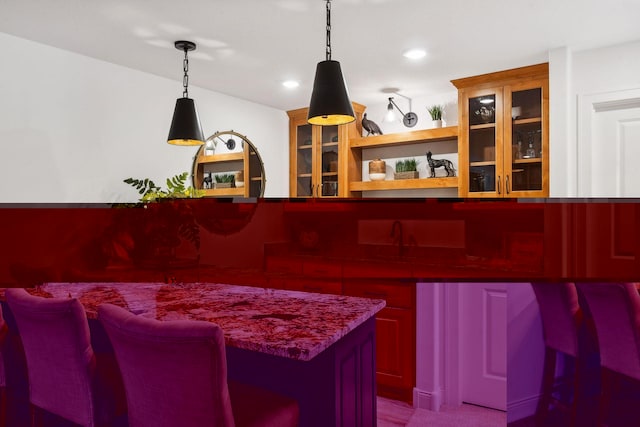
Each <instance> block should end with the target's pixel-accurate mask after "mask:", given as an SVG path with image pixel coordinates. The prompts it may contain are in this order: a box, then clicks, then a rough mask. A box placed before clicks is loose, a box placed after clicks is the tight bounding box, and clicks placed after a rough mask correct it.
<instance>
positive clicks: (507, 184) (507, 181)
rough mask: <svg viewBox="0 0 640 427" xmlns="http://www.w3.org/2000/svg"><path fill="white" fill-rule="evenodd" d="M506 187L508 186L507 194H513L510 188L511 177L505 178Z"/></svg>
mask: <svg viewBox="0 0 640 427" xmlns="http://www.w3.org/2000/svg"><path fill="white" fill-rule="evenodd" d="M504 180H505V185H506V186H507V194H509V193H511V189H510V188H509V175H506V176H505V177H504Z"/></svg>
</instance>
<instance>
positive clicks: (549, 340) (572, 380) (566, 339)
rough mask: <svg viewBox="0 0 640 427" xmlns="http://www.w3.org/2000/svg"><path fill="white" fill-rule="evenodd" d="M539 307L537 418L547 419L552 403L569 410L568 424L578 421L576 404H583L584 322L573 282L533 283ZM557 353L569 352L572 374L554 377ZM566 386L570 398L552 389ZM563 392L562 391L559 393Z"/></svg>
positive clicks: (567, 354)
mask: <svg viewBox="0 0 640 427" xmlns="http://www.w3.org/2000/svg"><path fill="white" fill-rule="evenodd" d="M531 286H532V288H533V291H534V293H535V295H536V300H537V302H538V306H539V308H540V317H541V319H542V330H543V337H544V345H545V358H544V370H543V378H542V390H541V397H540V400H539V401H538V408H537V411H536V421H537V424H538V425H539V426H543V425H545V423H546V422H547V420H548V415H549V407H550V406H551V405H553V406H556V407H558V408H559V409H563V410H565V411H568V412H569V424H568V425H570V426H576V425H577V416H578V410H579V408H580V409H582V408H584V404H583V402H582V400H583V398H584V395H583V392H584V384H583V376H584V368H585V363H584V360H582V358H581V357H580V346H579V342H578V335H579V330H580V328H581V327H582V326H583V315H582V311H581V310H580V304H579V302H578V293H577V290H576V287H575V285H574V284H573V283H532V284H531ZM559 354H564V355H566V356H569V357H570V358H571V359H572V360H573V361H574V364H575V370H574V373H573V375H570V376H565V377H562V378H561V381H560V382H559V383H558V381H557V379H556V362H557V358H558V355H559ZM562 387H564V388H565V389H567V388H568V389H569V390H568V391H569V393H564V394H571V395H572V396H573V398H572V399H571V401H570V402H566V401H564V399H561V398H556V397H555V396H554V393H556V392H560V391H562V390H561V389H560V388H562ZM562 394H563V393H561V395H562Z"/></svg>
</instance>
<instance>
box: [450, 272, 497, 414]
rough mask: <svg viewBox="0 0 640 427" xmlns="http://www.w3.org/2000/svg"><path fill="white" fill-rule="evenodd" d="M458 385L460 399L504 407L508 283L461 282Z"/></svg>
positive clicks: (494, 406) (493, 406)
mask: <svg viewBox="0 0 640 427" xmlns="http://www.w3.org/2000/svg"><path fill="white" fill-rule="evenodd" d="M459 296H460V312H459V314H460V318H459V328H460V347H459V349H460V351H459V354H460V387H461V393H460V394H461V397H462V401H463V402H466V403H472V404H475V405H482V406H486V407H489V408H494V409H500V410H502V411H506V409H507V285H506V284H504V283H462V284H460V288H459Z"/></svg>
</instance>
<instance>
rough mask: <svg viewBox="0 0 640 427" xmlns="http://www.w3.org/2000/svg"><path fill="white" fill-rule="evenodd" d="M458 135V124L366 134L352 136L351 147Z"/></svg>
mask: <svg viewBox="0 0 640 427" xmlns="http://www.w3.org/2000/svg"><path fill="white" fill-rule="evenodd" d="M457 137H458V126H448V127H444V128H437V129H424V130H416V131H413V132H400V133H391V134H387V135H376V136H365V137H360V138H351V140H350V143H349V146H350V147H351V148H373V147H392V146H396V145H406V144H419V143H421V142H436V141H445V140H449V139H456V138H457Z"/></svg>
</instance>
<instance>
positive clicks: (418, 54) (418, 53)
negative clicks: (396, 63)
mask: <svg viewBox="0 0 640 427" xmlns="http://www.w3.org/2000/svg"><path fill="white" fill-rule="evenodd" d="M403 55H404V57H405V58H409V59H420V58H424V57H425V56H426V55H427V52H426V51H425V50H424V49H410V50H408V51H406V52H405V53H403Z"/></svg>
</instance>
